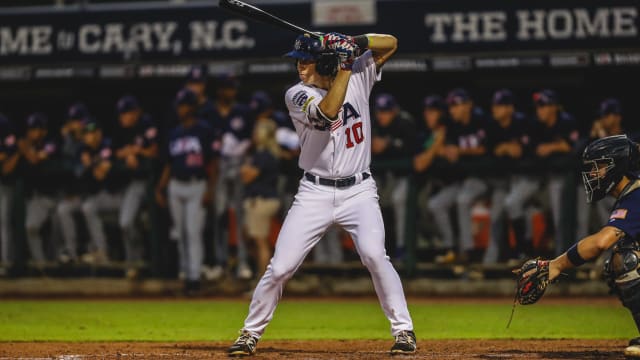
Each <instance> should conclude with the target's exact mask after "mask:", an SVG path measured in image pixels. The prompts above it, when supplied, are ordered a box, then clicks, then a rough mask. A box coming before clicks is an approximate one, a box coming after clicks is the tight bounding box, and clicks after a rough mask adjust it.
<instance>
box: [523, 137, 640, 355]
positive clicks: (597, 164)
mask: <svg viewBox="0 0 640 360" xmlns="http://www.w3.org/2000/svg"><path fill="white" fill-rule="evenodd" d="M582 161H583V169H582V179H583V181H584V187H585V190H586V198H587V202H595V201H600V200H602V199H603V198H604V197H605V196H606V195H611V196H613V197H614V198H616V204H615V206H614V208H613V210H612V211H611V215H610V216H609V221H608V222H607V223H606V224H605V225H604V226H603V227H602V228H601V229H600V231H598V232H597V233H595V234H593V235H590V236H587V237H585V238H583V239H581V240H580V241H579V242H577V243H575V244H574V245H573V246H571V247H570V248H569V250H567V252H565V253H563V254H562V255H560V256H558V257H557V258H555V259H553V260H551V261H543V260H537V261H536V263H535V264H536V265H535V268H533V269H531V270H530V271H529V272H525V275H527V274H529V276H531V279H533V278H534V277H537V278H539V279H542V281H545V282H546V281H547V280H548V281H553V280H554V279H556V278H557V277H558V276H559V275H560V274H561V273H562V272H563V271H565V270H567V269H571V268H573V267H577V266H580V265H582V264H584V263H585V262H587V261H591V260H595V259H596V258H598V256H599V255H600V254H602V253H603V252H605V251H606V250H607V249H609V248H611V247H613V252H612V255H611V257H610V259H609V260H608V261H607V262H606V263H605V276H606V278H607V282H608V284H609V286H610V287H611V290H612V291H613V292H614V293H615V294H617V295H618V297H619V298H620V300H621V301H622V304H623V305H624V306H625V307H626V308H628V309H629V310H630V311H631V315H632V316H633V319H634V321H635V323H636V326H637V327H638V330H640V277H639V276H638V269H639V268H640V262H639V261H638V255H640V252H639V251H638V249H639V244H638V236H639V235H640V221H639V220H638V219H640V190H639V189H640V180H639V179H638V178H637V176H636V175H635V174H634V172H636V171H637V170H638V167H639V165H640V164H639V162H640V155H639V150H638V144H636V143H634V142H631V141H630V140H629V139H628V138H627V137H626V136H625V135H617V136H610V137H605V138H602V139H598V140H596V141H594V142H592V143H591V144H590V145H589V146H587V148H586V149H585V151H584V154H583V156H582ZM614 245H615V246H614ZM525 277H526V276H525ZM527 283H528V282H527V281H523V282H521V284H522V285H521V286H526V284H527ZM528 285H532V284H531V283H529V284H528ZM543 289H544V287H543ZM539 296H542V295H541V294H540V295H539ZM534 301H536V300H534ZM625 355H626V356H628V357H634V358H635V357H637V358H640V337H638V338H635V339H632V340H631V341H630V342H629V346H628V347H627V348H626V349H625Z"/></svg>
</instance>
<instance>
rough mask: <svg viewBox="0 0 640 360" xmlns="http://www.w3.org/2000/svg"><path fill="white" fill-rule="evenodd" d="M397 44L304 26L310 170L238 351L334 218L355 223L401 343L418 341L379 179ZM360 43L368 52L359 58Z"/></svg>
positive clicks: (295, 98) (303, 128) (305, 156)
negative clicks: (383, 115)
mask: <svg viewBox="0 0 640 360" xmlns="http://www.w3.org/2000/svg"><path fill="white" fill-rule="evenodd" d="M396 46H397V40H396V38H395V37H393V36H391V35H378V34H368V35H360V36H356V37H350V36H345V35H342V34H337V33H329V34H327V35H325V36H324V38H323V39H322V41H320V40H319V39H316V38H312V37H310V36H308V35H305V36H299V37H298V38H297V39H296V42H295V46H294V50H293V51H291V52H289V53H287V54H286V56H288V57H291V58H294V59H296V65H297V70H298V75H299V77H300V80H301V82H299V83H298V84H296V85H294V86H292V87H291V88H290V89H289V90H288V91H287V93H286V95H285V102H286V104H287V108H288V109H289V114H290V115H291V118H292V119H293V122H294V124H295V127H296V131H297V133H298V135H299V136H300V143H301V154H300V159H299V166H300V167H301V168H302V169H303V170H304V176H303V178H302V179H301V180H300V186H299V188H298V193H297V195H296V197H295V200H294V202H293V204H292V206H291V208H290V210H289V213H288V214H287V217H286V219H285V221H284V223H283V226H282V229H281V231H280V234H279V236H278V241H277V243H276V249H275V254H274V256H273V258H272V259H271V262H270V264H269V266H268V268H267V271H266V272H265V274H264V275H263V277H262V278H261V279H260V282H259V283H258V285H257V286H256V289H255V291H254V294H253V299H252V300H251V305H250V307H249V315H248V316H247V318H246V320H245V322H244V327H243V328H242V330H241V335H240V336H239V337H238V339H237V340H236V341H235V343H234V344H233V345H232V346H231V347H230V348H229V350H228V353H229V355H238V356H243V355H252V354H254V353H255V350H256V344H257V342H258V339H260V337H261V336H262V334H263V333H264V330H265V328H266V326H267V324H268V323H269V321H270V320H271V318H272V317H273V312H274V311H275V308H276V305H277V304H278V300H279V299H280V297H281V295H282V289H283V287H284V285H285V282H286V281H287V280H288V279H289V278H290V277H291V276H292V275H293V274H294V272H295V271H296V270H297V269H298V267H299V266H300V264H301V263H302V261H303V260H304V258H305V256H306V255H307V254H308V253H309V251H311V249H312V248H313V247H314V246H315V245H316V243H317V242H318V241H319V240H320V239H321V238H322V235H323V234H324V232H325V231H326V230H327V229H328V228H329V227H330V226H331V225H334V224H336V225H339V226H341V227H343V228H344V229H345V230H346V231H347V232H349V234H350V235H351V237H352V239H353V241H354V243H355V246H356V249H357V251H358V254H359V255H360V259H361V260H362V263H363V264H364V265H365V266H366V267H367V269H368V270H369V272H370V273H371V276H372V278H373V284H374V287H375V290H376V293H377V294H378V299H379V301H380V304H381V306H382V309H383V311H384V313H385V315H386V316H387V318H388V319H389V321H390V322H391V333H392V335H393V336H395V344H394V345H393V347H392V348H391V352H392V353H399V354H402V353H406V354H408V353H413V352H415V351H416V338H415V334H414V332H413V323H412V320H411V316H410V315H409V311H408V309H407V303H406V300H405V297H404V292H403V289H402V283H401V282H400V277H399V276H398V273H397V272H396V271H395V269H394V268H393V266H392V265H391V262H390V261H389V257H388V256H387V254H386V252H385V248H384V224H383V222H382V216H381V213H380V207H379V205H378V194H377V188H376V183H375V181H374V180H373V178H372V177H371V173H370V170H369V163H370V159H371V119H370V116H369V95H370V93H371V89H372V88H373V86H374V84H375V83H376V81H379V80H380V68H381V67H382V65H383V64H384V63H385V62H386V61H387V60H388V59H389V57H391V55H393V53H394V52H395V50H396ZM360 50H362V51H363V53H362V55H360V56H358V57H357V58H356V54H357V53H358V52H359V51H360ZM365 50H366V51H365Z"/></svg>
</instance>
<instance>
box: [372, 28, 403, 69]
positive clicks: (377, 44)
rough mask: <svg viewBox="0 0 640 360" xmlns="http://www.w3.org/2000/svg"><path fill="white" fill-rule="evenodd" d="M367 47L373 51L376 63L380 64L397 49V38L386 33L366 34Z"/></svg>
mask: <svg viewBox="0 0 640 360" xmlns="http://www.w3.org/2000/svg"><path fill="white" fill-rule="evenodd" d="M366 36H367V39H368V40H369V44H368V48H369V49H370V50H371V52H373V57H374V58H375V60H376V65H378V66H382V65H383V64H384V63H385V62H386V61H387V60H388V59H389V58H390V57H391V56H392V55H393V54H394V53H395V52H396V50H397V49H398V39H397V38H396V37H395V36H393V35H387V34H366Z"/></svg>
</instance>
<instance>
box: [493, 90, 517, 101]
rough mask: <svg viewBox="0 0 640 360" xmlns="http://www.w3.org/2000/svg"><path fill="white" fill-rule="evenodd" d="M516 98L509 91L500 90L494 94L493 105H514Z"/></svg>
mask: <svg viewBox="0 0 640 360" xmlns="http://www.w3.org/2000/svg"><path fill="white" fill-rule="evenodd" d="M515 100H516V99H515V96H513V93H512V92H511V90H509V89H500V90H498V91H496V92H495V93H494V94H493V99H492V101H491V103H492V104H493V105H514V104H515V102H516V101H515Z"/></svg>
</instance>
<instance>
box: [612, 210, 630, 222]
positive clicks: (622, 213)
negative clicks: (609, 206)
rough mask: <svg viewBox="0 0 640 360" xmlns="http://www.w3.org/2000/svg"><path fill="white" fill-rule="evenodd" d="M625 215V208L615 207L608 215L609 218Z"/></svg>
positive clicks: (624, 216)
mask: <svg viewBox="0 0 640 360" xmlns="http://www.w3.org/2000/svg"><path fill="white" fill-rule="evenodd" d="M626 217H627V209H615V210H613V211H612V212H611V216H609V219H610V220H613V219H625V218H626Z"/></svg>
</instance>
